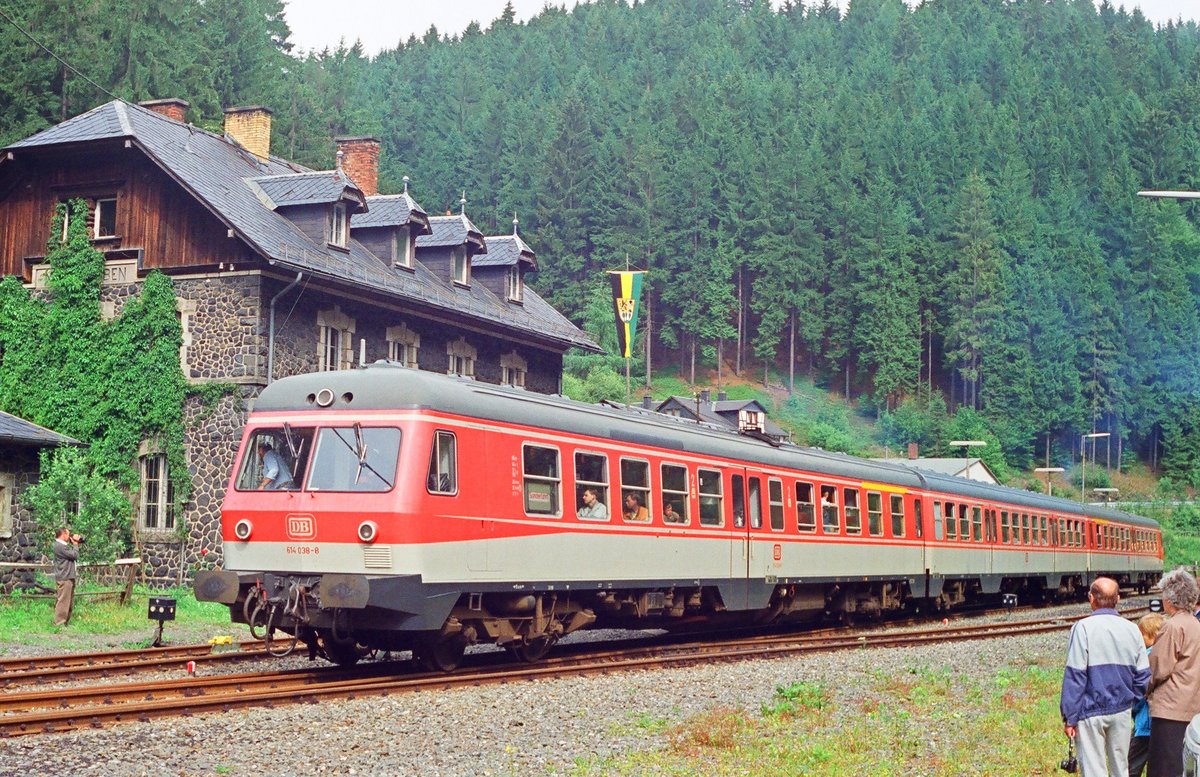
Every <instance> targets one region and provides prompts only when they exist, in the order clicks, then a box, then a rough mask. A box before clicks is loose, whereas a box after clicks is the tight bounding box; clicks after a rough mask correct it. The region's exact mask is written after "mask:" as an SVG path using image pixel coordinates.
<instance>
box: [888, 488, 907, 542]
mask: <svg viewBox="0 0 1200 777" xmlns="http://www.w3.org/2000/svg"><path fill="white" fill-rule="evenodd" d="M891 501H892V536H893V537H903V536H904V494H892V495H891Z"/></svg>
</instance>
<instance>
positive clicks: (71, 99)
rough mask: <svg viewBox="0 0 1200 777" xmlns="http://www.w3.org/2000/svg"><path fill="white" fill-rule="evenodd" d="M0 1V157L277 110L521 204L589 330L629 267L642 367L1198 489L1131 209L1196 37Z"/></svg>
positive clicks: (396, 178)
mask: <svg viewBox="0 0 1200 777" xmlns="http://www.w3.org/2000/svg"><path fill="white" fill-rule="evenodd" d="M0 8H3V18H0V63H2V64H0V74H2V75H0V141H2V142H3V143H5V144H7V143H11V142H13V141H15V140H18V139H20V138H23V137H26V136H28V135H30V134H32V133H34V132H36V131H38V130H40V129H43V128H45V127H48V126H51V125H53V124H55V123H57V122H60V121H62V120H64V119H66V118H69V117H71V116H74V115H77V114H79V113H82V112H83V111H86V110H88V109H90V108H92V107H94V106H96V105H98V104H101V103H103V102H106V101H108V100H110V99H112V96H117V97H120V98H123V99H126V100H129V101H131V102H137V101H140V100H147V99H155V98H165V97H179V98H182V99H185V100H187V101H188V102H189V103H190V105H191V108H190V113H189V118H190V120H191V121H192V122H193V123H195V124H197V125H198V126H201V127H203V128H205V129H209V130H212V131H216V132H219V131H220V128H221V120H222V109H223V108H226V107H234V106H246V105H265V106H268V107H270V108H271V109H272V110H273V112H274V117H273V130H272V151H273V153H275V154H277V155H279V156H281V157H284V158H286V159H291V160H294V161H297V162H299V163H302V164H305V165H308V166H310V167H313V168H316V169H330V168H332V167H333V165H334V145H333V142H332V138H333V137H334V136H337V135H373V136H375V137H378V138H379V139H380V140H381V141H382V144H383V150H382V154H381V162H380V165H381V167H380V181H381V190H382V191H384V192H397V191H400V190H401V189H402V188H403V185H404V184H403V177H404V176H408V177H409V178H410V179H411V183H410V191H411V192H412V194H413V195H414V197H415V198H416V200H417V201H418V202H420V203H421V204H422V205H423V206H424V207H425V209H426V210H427V211H428V212H430V213H431V214H433V213H442V212H444V211H446V210H447V209H451V208H453V209H455V210H456V211H457V209H458V207H459V200H460V198H461V197H463V196H464V192H465V198H466V200H467V204H466V213H467V214H468V216H470V218H471V219H472V220H473V221H474V222H475V223H476V224H478V225H479V226H480V227H481V228H483V230H484V231H485V233H488V234H503V233H506V232H508V231H509V230H511V229H512V220H513V218H514V216H516V217H517V218H519V220H520V227H519V228H520V232H521V234H522V236H523V237H525V239H526V240H527V241H528V242H529V243H530V244H531V245H532V246H533V248H534V250H535V251H537V254H538V262H539V270H540V271H539V273H538V274H537V276H536V277H535V278H534V279H533V285H534V287H535V288H536V289H537V290H538V292H539V293H541V294H542V295H543V296H544V297H546V298H547V299H548V300H549V301H550V302H551V303H552V304H554V305H556V306H557V307H558V308H559V309H560V310H562V311H563V312H564V313H565V314H566V315H568V316H570V317H571V318H572V319H573V320H575V321H576V322H577V323H581V324H582V323H584V322H585V319H586V318H587V317H588V316H589V309H595V308H596V305H595V304H594V299H595V297H596V296H597V293H598V291H597V290H598V289H600V288H602V287H603V285H604V284H605V283H606V280H605V277H604V271H606V270H610V269H615V268H622V267H624V266H625V264H626V261H627V260H628V262H629V264H630V265H631V266H632V267H634V268H639V269H646V270H649V272H650V274H649V276H648V277H647V296H646V297H645V298H644V299H643V306H644V307H643V310H644V312H643V317H642V322H643V332H646V331H648V336H647V337H646V338H645V339H644V341H643V342H642V343H640V344H639V352H640V359H639V362H638V366H639V368H640V369H641V370H642V371H643V372H644V371H645V370H647V369H650V368H653V370H658V369H661V368H667V369H670V370H674V371H678V373H679V374H680V375H681V376H682V377H683V378H684V379H685V380H689V379H694V378H695V377H696V376H697V375H698V373H699V371H701V370H713V369H715V368H716V366H717V363H718V359H720V360H721V363H722V364H723V365H725V369H730V368H732V369H735V370H737V371H739V372H740V373H742V374H743V375H745V376H749V377H752V378H755V379H757V380H760V381H761V380H762V379H763V378H764V377H769V379H770V380H771V381H772V382H773V383H775V384H777V385H779V384H782V385H784V386H787V385H788V384H789V381H790V380H792V379H799V377H800V376H804V377H806V378H811V379H814V380H817V381H818V382H819V383H820V384H821V385H825V386H827V387H828V388H830V390H833V391H837V392H839V393H844V394H845V395H846V396H847V397H849V398H853V399H855V400H857V401H858V402H860V403H863V404H864V405H865V406H867V407H871V408H874V409H875V410H876V412H878V413H881V414H884V413H890V412H894V411H896V410H897V409H898V408H900V407H902V406H905V405H912V404H913V403H916V404H918V405H921V404H922V403H929V402H932V401H935V398H936V401H939V402H945V403H947V405H948V406H949V407H951V408H957V407H966V408H970V409H972V410H974V411H977V412H978V413H979V414H980V415H981V416H982V417H983V418H986V419H987V422H988V424H989V427H990V428H991V429H992V430H993V431H994V432H995V434H996V436H997V437H998V439H999V441H1000V442H1001V445H1002V447H1003V450H1004V452H1005V454H1006V455H1007V457H1008V459H1009V460H1010V462H1012V463H1021V464H1028V463H1030V462H1031V461H1033V460H1034V459H1037V460H1039V461H1040V460H1041V458H1042V457H1043V455H1044V453H1045V450H1044V447H1045V445H1046V444H1047V442H1046V441H1047V440H1051V441H1053V443H1054V445H1055V447H1056V449H1063V450H1069V449H1070V445H1071V441H1072V440H1074V443H1075V445H1076V447H1077V446H1078V441H1079V435H1080V434H1081V433H1083V432H1089V431H1093V430H1103V431H1109V432H1111V433H1112V436H1113V440H1114V444H1115V441H1118V440H1119V441H1120V444H1121V446H1122V449H1123V450H1124V451H1125V452H1126V453H1127V454H1129V455H1137V456H1140V457H1142V458H1144V459H1146V460H1147V461H1150V462H1152V463H1154V464H1155V465H1156V466H1157V467H1160V468H1162V469H1163V471H1166V472H1174V473H1176V474H1178V475H1180V476H1182V477H1183V478H1184V479H1190V480H1193V481H1195V482H1194V483H1193V485H1200V231H1198V229H1200V201H1177V200H1162V199H1148V198H1143V197H1138V196H1136V193H1137V192H1138V191H1139V190H1143V189H1200V27H1198V26H1197V24H1196V23H1195V22H1186V23H1179V24H1167V25H1165V26H1159V27H1157V28H1156V27H1155V26H1154V25H1153V24H1151V23H1150V22H1149V21H1147V20H1146V19H1145V18H1144V17H1143V16H1142V15H1141V14H1140V12H1138V11H1134V12H1132V13H1130V12H1126V11H1124V10H1122V9H1120V8H1115V7H1114V6H1112V5H1109V4H1107V3H1105V4H1102V5H1100V6H1097V5H1095V4H1094V3H1093V2H1092V0H1003V1H1002V0H927V1H926V2H923V3H920V4H919V5H917V6H916V7H915V8H912V9H910V8H908V7H907V6H906V5H905V4H904V3H902V2H900V0H852V2H851V3H850V6H849V9H848V10H847V11H845V12H842V11H839V9H838V8H837V6H836V5H834V4H832V3H830V2H829V0H825V2H823V3H811V4H803V5H802V4H801V3H799V2H786V3H783V4H782V5H781V4H779V3H775V4H771V3H768V2H767V0H635V1H634V2H629V1H628V0H596V1H595V2H591V3H587V4H581V5H578V6H574V7H571V6H562V5H557V4H553V3H552V4H548V5H547V7H546V8H545V10H544V11H542V12H541V13H540V14H538V15H537V16H535V17H534V18H532V19H530V20H529V21H528V22H524V23H518V22H517V21H516V20H515V17H514V14H513V13H512V10H511V7H510V8H509V9H508V10H507V11H506V12H505V13H504V14H502V15H501V16H500V17H499V18H497V19H495V20H492V21H491V22H488V23H486V24H485V25H482V26H479V25H472V26H471V27H469V28H468V29H467V30H466V31H465V32H463V33H462V34H459V35H447V34H443V33H441V32H439V31H438V30H436V29H432V28H431V29H430V30H429V31H428V32H427V33H426V34H425V35H424V36H422V37H420V38H417V37H410V38H408V39H406V40H397V41H396V43H395V46H394V48H391V49H389V50H384V51H382V52H381V53H379V54H378V55H374V56H368V55H367V54H366V53H364V51H363V50H362V49H361V47H360V46H358V45H357V44H355V43H354V42H353V41H348V42H346V43H345V44H344V45H342V46H340V47H338V48H336V49H327V50H324V51H318V52H308V51H303V52H302V51H299V50H296V49H295V48H294V47H293V46H292V44H291V42H290V40H289V31H288V28H287V23H286V17H285V6H284V4H283V3H282V2H280V0H161V2H155V3H147V2H143V0H26V1H25V2H20V3H18V2H14V1H13V0H3V2H0ZM26 33H28V34H26ZM35 41H36V42H35ZM39 43H40V44H43V45H44V46H45V47H46V48H48V49H49V50H51V51H52V52H53V53H54V54H55V55H57V56H58V57H59V58H61V59H56V58H54V57H51V56H49V55H47V54H46V52H45V50H44V49H42V48H41V47H40V46H39V45H38V44H39ZM65 63H69V64H70V67H68V66H67V65H66V64H65ZM84 76H86V78H85V77H84ZM110 95H112V96H110ZM646 323H649V329H648V330H646V329H645V328H644V325H645V324H646ZM604 325H605V326H607V325H608V322H607V321H606V322H605V324H604ZM647 346H648V347H649V351H648V353H647V351H646V348H647ZM648 357H649V358H648Z"/></svg>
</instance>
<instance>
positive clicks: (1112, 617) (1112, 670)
mask: <svg viewBox="0 0 1200 777" xmlns="http://www.w3.org/2000/svg"><path fill="white" fill-rule="evenodd" d="M1120 600H1121V589H1120V587H1119V586H1118V585H1117V582H1116V581H1115V580H1112V579H1111V578H1107V577H1098V578H1096V581H1095V582H1094V583H1092V587H1091V589H1090V590H1089V591H1088V601H1089V602H1090V603H1091V605H1092V614H1091V615H1089V616H1088V617H1086V618H1084V619H1083V620H1081V621H1079V622H1078V623H1076V624H1075V625H1074V626H1073V627H1072V628H1071V638H1070V641H1069V642H1068V643H1067V667H1066V671H1065V672H1064V673H1063V683H1062V700H1061V702H1060V704H1059V710H1060V711H1061V712H1062V717H1063V730H1064V731H1065V732H1066V734H1067V736H1068V737H1071V738H1073V739H1075V743H1076V747H1077V748H1078V751H1079V771H1080V773H1081V774H1082V775H1083V777H1101V776H1102V775H1108V776H1109V777H1128V775H1129V735H1130V728H1131V723H1132V719H1131V717H1130V715H1129V711H1130V710H1131V709H1133V704H1134V702H1135V701H1137V700H1138V698H1140V697H1141V696H1143V695H1144V694H1145V693H1146V687H1147V686H1148V685H1149V683H1150V662H1149V660H1148V659H1147V658H1146V650H1145V646H1144V645H1143V643H1142V636H1141V632H1139V631H1138V627H1137V626H1135V625H1133V623H1131V622H1129V621H1127V620H1125V619H1124V618H1123V617H1121V616H1120V614H1118V613H1117V602H1119V601H1120Z"/></svg>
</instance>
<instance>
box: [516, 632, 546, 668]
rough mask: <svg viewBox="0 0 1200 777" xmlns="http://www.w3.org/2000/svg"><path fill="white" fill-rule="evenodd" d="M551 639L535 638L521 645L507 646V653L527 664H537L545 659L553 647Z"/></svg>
mask: <svg viewBox="0 0 1200 777" xmlns="http://www.w3.org/2000/svg"><path fill="white" fill-rule="evenodd" d="M554 642H555V640H554V638H553V637H535V638H533V639H531V640H530V641H529V642H527V643H525V644H521V645H515V644H514V645H508V646H507V647H508V651H509V652H510V653H512V654H513V655H514V656H516V657H517V658H518V659H520V660H521V661H524V662H525V663H527V664H533V663H537V662H538V661H541V660H542V659H543V658H545V657H546V654H547V653H549V652H550V648H551V647H553V646H554Z"/></svg>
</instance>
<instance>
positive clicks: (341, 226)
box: [329, 202, 346, 248]
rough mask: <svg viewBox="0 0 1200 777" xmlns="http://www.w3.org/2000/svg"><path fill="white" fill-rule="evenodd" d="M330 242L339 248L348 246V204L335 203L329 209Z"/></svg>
mask: <svg viewBox="0 0 1200 777" xmlns="http://www.w3.org/2000/svg"><path fill="white" fill-rule="evenodd" d="M329 243H330V245H335V246H337V247H338V248H345V247H346V204H345V203H344V202H338V203H335V204H334V206H333V208H332V210H330V211H329Z"/></svg>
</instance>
